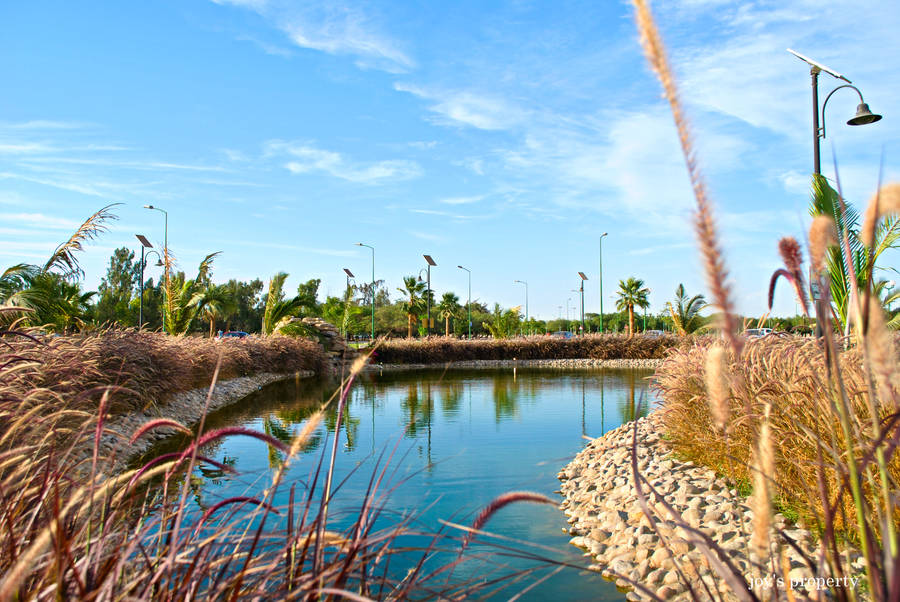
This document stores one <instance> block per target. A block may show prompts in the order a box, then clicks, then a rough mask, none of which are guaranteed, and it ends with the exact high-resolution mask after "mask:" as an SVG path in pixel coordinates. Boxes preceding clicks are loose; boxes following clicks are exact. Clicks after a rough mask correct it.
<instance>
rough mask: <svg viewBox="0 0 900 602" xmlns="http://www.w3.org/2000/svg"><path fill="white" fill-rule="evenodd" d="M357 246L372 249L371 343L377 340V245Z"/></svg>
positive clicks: (359, 244)
mask: <svg viewBox="0 0 900 602" xmlns="http://www.w3.org/2000/svg"><path fill="white" fill-rule="evenodd" d="M356 246H357V247H366V248H368V249H372V338H371V339H370V343H369V344H370V345H371V344H372V343H374V342H375V247H373V246H371V245H364V244H363V243H361V242H358V243H356Z"/></svg>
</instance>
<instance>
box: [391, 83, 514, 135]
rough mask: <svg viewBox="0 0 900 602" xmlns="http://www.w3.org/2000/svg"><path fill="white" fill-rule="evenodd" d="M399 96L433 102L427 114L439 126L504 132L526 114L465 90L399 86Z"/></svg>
mask: <svg viewBox="0 0 900 602" xmlns="http://www.w3.org/2000/svg"><path fill="white" fill-rule="evenodd" d="M394 89H395V90H397V91H398V92H408V93H410V94H412V95H414V96H418V97H419V98H424V99H426V100H430V101H434V104H432V105H431V106H430V107H428V110H430V111H432V112H433V113H436V114H437V115H438V118H437V119H436V121H437V122H438V123H440V124H442V125H466V126H470V127H474V128H478V129H480V130H506V129H510V128H512V127H514V126H516V125H518V124H521V123H522V122H523V121H525V120H526V119H527V118H528V117H529V113H528V111H525V110H524V109H521V108H520V107H518V106H516V105H515V104H513V103H511V102H509V101H508V100H506V99H504V98H501V97H499V96H489V95H486V94H479V93H475V92H470V91H466V90H460V91H448V92H439V91H434V90H426V89H425V88H422V87H419V86H416V85H413V84H405V83H401V82H398V83H396V84H394Z"/></svg>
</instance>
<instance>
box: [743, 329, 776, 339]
mask: <svg viewBox="0 0 900 602" xmlns="http://www.w3.org/2000/svg"><path fill="white" fill-rule="evenodd" d="M772 332H773V331H772V329H771V328H748V329H747V330H745V331H744V336H745V337H747V338H748V339H761V338H763V337H764V336H766V335H767V334H772Z"/></svg>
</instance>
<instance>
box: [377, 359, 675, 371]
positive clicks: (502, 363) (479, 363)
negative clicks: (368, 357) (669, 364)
mask: <svg viewBox="0 0 900 602" xmlns="http://www.w3.org/2000/svg"><path fill="white" fill-rule="evenodd" d="M660 362H662V360H661V359H603V360H601V359H552V360H517V359H511V360H460V361H453V362H433V363H427V364H367V365H366V367H365V371H366V372H406V371H411V370H438V369H447V370H470V369H491V368H641V369H647V370H651V369H653V368H656V367H657V366H658V365H659V364H660Z"/></svg>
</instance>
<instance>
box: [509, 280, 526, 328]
mask: <svg viewBox="0 0 900 602" xmlns="http://www.w3.org/2000/svg"><path fill="white" fill-rule="evenodd" d="M515 283H518V284H524V285H525V323H526V324H528V283H527V282H525V281H524V280H514V281H513V284H515Z"/></svg>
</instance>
